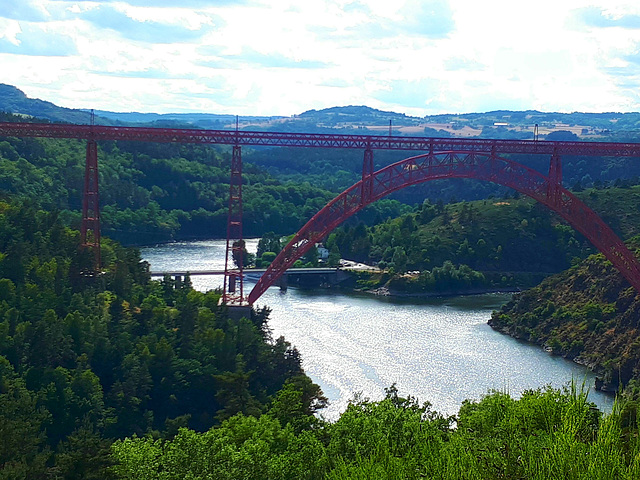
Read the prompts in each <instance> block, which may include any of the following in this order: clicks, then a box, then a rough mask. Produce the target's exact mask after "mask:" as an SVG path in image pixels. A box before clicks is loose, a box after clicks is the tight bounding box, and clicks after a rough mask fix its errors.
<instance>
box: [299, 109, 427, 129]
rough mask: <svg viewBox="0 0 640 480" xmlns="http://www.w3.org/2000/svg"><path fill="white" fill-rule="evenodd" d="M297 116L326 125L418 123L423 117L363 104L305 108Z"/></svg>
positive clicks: (422, 120) (404, 124)
mask: <svg viewBox="0 0 640 480" xmlns="http://www.w3.org/2000/svg"><path fill="white" fill-rule="evenodd" d="M298 118H302V119H305V120H314V121H315V122H316V123H318V124H323V125H327V126H338V125H344V124H349V125H357V124H360V125H362V126H371V125H388V124H389V121H391V122H392V125H397V126H400V125H403V126H406V125H419V124H420V123H422V122H424V119H422V118H419V117H408V116H407V115H405V114H404V113H396V112H387V111H384V110H377V109H375V108H371V107H367V106H364V105H349V106H346V107H331V108H325V109H323V110H307V111H306V112H303V113H301V114H300V115H298Z"/></svg>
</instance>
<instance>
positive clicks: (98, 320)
mask: <svg viewBox="0 0 640 480" xmlns="http://www.w3.org/2000/svg"><path fill="white" fill-rule="evenodd" d="M102 257H103V263H104V270H103V273H102V274H100V275H97V276H92V277H88V276H85V275H83V274H82V273H81V272H82V271H85V270H86V266H87V264H88V262H91V257H90V255H88V254H87V253H86V252H84V251H83V250H80V249H79V234H78V232H77V231H74V230H71V229H69V228H68V227H66V226H64V225H63V223H62V222H61V219H60V216H59V214H58V213H56V212H46V211H43V210H40V209H38V208H37V206H36V205H34V204H33V203H32V202H31V201H19V200H9V199H6V198H5V199H3V200H1V201H0V434H1V436H2V442H0V478H6V479H22V478H24V479H40V478H42V479H44V478H65V479H71V478H77V479H89V478H96V479H98V478H99V479H104V478H109V476H110V474H109V473H108V467H109V465H110V464H112V463H113V459H112V458H111V454H110V450H109V447H110V445H111V443H112V442H113V441H114V440H116V439H119V438H124V437H130V436H132V435H139V436H144V435H150V436H151V437H152V438H171V437H172V436H173V435H175V433H176V432H177V431H178V428H180V427H190V428H192V429H195V430H197V431H206V430H208V429H209V428H211V427H212V426H214V425H217V424H219V423H220V422H222V421H224V420H226V419H228V418H230V417H232V416H234V415H236V414H238V413H242V414H245V415H255V416H259V415H260V414H261V413H262V412H263V411H264V410H265V409H266V407H267V405H269V404H271V403H272V401H273V400H274V399H275V398H276V396H277V395H278V392H279V391H281V390H283V389H284V391H286V392H292V393H293V394H299V395H300V398H301V405H302V407H301V408H304V411H305V412H307V414H312V413H313V412H314V411H315V410H316V409H318V408H321V407H322V406H323V405H324V403H325V399H324V397H323V396H322V393H321V392H320V390H319V388H318V387H317V386H316V385H314V384H313V383H312V382H311V380H310V379H309V378H308V377H307V376H306V375H304V372H303V370H302V368H301V363H300V355H299V353H298V352H297V351H296V350H295V349H294V348H292V347H291V345H289V344H288V343H287V342H286V341H285V340H284V339H283V338H278V339H272V338H271V335H270V331H269V328H268V324H267V320H268V315H269V311H268V309H266V308H265V309H263V310H259V311H255V312H253V314H252V315H251V318H250V319H246V318H243V319H240V320H232V319H231V318H230V317H229V316H228V315H227V312H226V308H224V307H221V306H219V305H218V300H219V298H220V295H219V293H216V292H213V291H211V292H208V293H201V292H197V291H195V290H193V289H192V288H191V287H190V283H189V282H188V281H187V282H185V283H183V284H181V285H180V286H176V285H174V283H173V282H172V281H171V280H170V279H168V278H167V279H165V280H164V281H161V282H158V281H150V280H149V275H148V264H146V263H144V262H141V261H140V258H139V254H138V253H137V252H136V251H135V250H132V249H127V248H123V247H121V246H119V245H118V244H117V243H114V242H112V241H109V240H105V241H104V243H103V245H102Z"/></svg>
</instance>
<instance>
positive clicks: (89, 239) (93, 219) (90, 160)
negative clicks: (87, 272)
mask: <svg viewBox="0 0 640 480" xmlns="http://www.w3.org/2000/svg"><path fill="white" fill-rule="evenodd" d="M80 244H81V245H82V247H83V248H87V249H90V250H93V269H94V272H96V273H97V272H99V271H100V267H101V259H100V198H99V193H98V145H97V144H96V141H95V140H89V141H88V143H87V156H86V162H85V170H84V190H83V193H82V225H81V227H80Z"/></svg>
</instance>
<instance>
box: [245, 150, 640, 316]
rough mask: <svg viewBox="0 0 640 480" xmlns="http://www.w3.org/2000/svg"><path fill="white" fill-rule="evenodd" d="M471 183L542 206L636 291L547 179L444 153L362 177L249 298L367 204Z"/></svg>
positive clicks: (586, 220)
mask: <svg viewBox="0 0 640 480" xmlns="http://www.w3.org/2000/svg"><path fill="white" fill-rule="evenodd" d="M445 178H475V179H478V180H486V181H489V182H493V183H497V184H500V185H504V186H506V187H510V188H513V189H514V190H517V191H518V192H520V193H522V194H524V195H527V196H529V197H531V198H533V199H534V200H536V201H538V202H540V203H542V204H544V205H546V206H547V207H548V208H550V209H551V210H553V211H555V212H556V213H557V214H558V215H560V216H561V217H562V218H564V219H565V220H566V221H567V222H568V223H569V224H570V225H571V226H572V227H573V228H574V229H576V230H577V231H578V232H580V233H581V234H583V235H584V236H585V237H586V238H587V239H588V240H589V241H590V242H591V243H592V244H593V245H594V246H595V247H596V248H597V249H598V250H600V252H602V253H603V254H604V256H605V257H606V258H607V259H608V260H610V261H611V263H613V265H614V266H615V267H616V268H617V269H618V270H619V271H620V273H621V274H622V275H623V276H624V277H625V278H626V279H627V280H628V281H629V283H630V284H631V285H632V286H633V287H634V288H635V289H636V290H637V291H638V292H640V264H639V263H638V260H637V259H636V257H635V256H634V255H633V253H631V252H630V251H629V249H628V248H627V247H626V246H625V244H624V243H623V242H622V240H620V239H619V238H618V237H617V236H616V234H615V233H613V231H612V230H611V229H610V228H609V226H608V225H607V224H606V223H604V221H602V219H601V218H600V217H599V216H598V215H597V214H596V213H595V212H594V211H593V210H591V209H590V208H589V207H588V206H587V205H585V204H584V203H583V202H582V201H581V200H580V199H578V198H577V197H576V196H575V195H573V194H572V193H571V192H569V191H568V190H566V189H564V188H563V187H562V186H561V185H560V184H557V183H554V182H553V180H551V179H550V178H549V177H547V176H545V175H543V174H541V173H539V172H537V171H535V170H533V169H531V168H529V167H526V166H524V165H521V164H519V163H517V162H514V161H512V160H508V159H506V158H502V157H498V156H497V155H495V154H487V153H479V152H468V151H466V152H465V151H447V152H437V153H428V154H423V155H418V156H415V157H411V158H407V159H405V160H402V161H400V162H397V163H394V164H392V165H389V166H387V167H384V168H382V169H380V170H378V171H377V172H374V173H372V174H371V175H369V176H367V177H365V178H363V179H362V180H360V181H359V182H358V183H356V184H354V185H353V186H351V187H350V188H348V189H347V190H345V191H344V192H342V193H341V194H340V195H338V196H337V197H336V198H334V199H333V200H331V201H330V202H329V203H328V204H327V205H326V206H325V207H324V208H323V209H322V210H320V211H319V212H318V213H316V214H315V215H314V216H313V218H311V220H309V221H308V222H307V223H306V225H304V226H303V227H302V228H301V229H300V231H298V233H297V234H296V235H295V236H294V238H293V239H292V240H291V241H290V242H289V244H287V246H286V247H285V248H284V249H283V250H282V251H281V252H280V254H279V255H278V256H277V257H276V258H275V259H274V260H273V262H272V263H271V265H270V266H269V268H268V269H267V271H266V272H265V273H264V274H263V275H262V277H261V278H260V279H259V280H258V282H257V283H256V285H255V286H254V288H253V289H252V290H251V293H250V294H249V298H248V300H249V303H250V304H253V303H255V302H256V300H257V299H258V298H260V296H261V295H262V294H263V293H264V292H265V291H266V290H267V288H269V287H270V286H271V285H273V283H274V282H275V281H276V280H277V279H278V277H280V275H282V273H284V271H285V270H287V269H288V268H289V267H291V266H292V265H293V264H294V262H295V261H296V260H298V259H299V258H300V257H302V256H303V255H304V254H305V253H306V252H307V251H308V250H309V249H310V248H311V247H312V246H313V245H314V244H315V243H317V242H319V241H321V240H322V239H323V238H324V237H326V235H328V234H329V232H331V231H332V230H333V229H334V228H336V227H337V226H338V225H339V224H340V223H342V222H343V221H344V220H346V219H347V218H349V217H350V216H351V215H353V214H355V213H356V212H358V211H359V210H361V209H362V208H364V207H366V206H367V205H369V204H370V203H372V202H375V201H376V200H379V199H380V198H382V197H384V196H386V195H388V194H390V193H392V192H394V191H396V190H400V189H402V188H405V187H408V186H411V185H416V184H418V183H422V182H426V181H429V180H438V179H445Z"/></svg>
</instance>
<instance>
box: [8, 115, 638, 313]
mask: <svg viewBox="0 0 640 480" xmlns="http://www.w3.org/2000/svg"><path fill="white" fill-rule="evenodd" d="M2 136H7V137H10V136H13V137H44V138H75V139H81V140H87V141H88V144H87V162H86V170H85V188H84V196H83V220H82V230H81V236H82V244H83V245H84V246H85V247H88V248H92V249H93V250H94V252H95V255H96V257H95V260H96V261H95V263H96V269H97V270H99V268H100V256H99V255H100V210H99V202H98V198H99V195H98V160H97V146H96V142H97V141H113V140H116V141H136V142H158V143H194V144H217V145H234V156H233V158H232V172H231V182H230V199H229V220H228V232H227V244H228V245H227V247H228V248H227V268H226V270H225V279H226V280H227V282H231V280H232V279H235V278H237V275H238V274H240V276H239V278H240V282H241V283H240V295H239V296H238V295H237V294H236V295H234V296H233V298H232V297H230V296H228V298H227V299H228V300H230V301H233V302H235V303H243V302H244V298H243V296H242V295H243V294H242V288H243V287H242V275H241V273H242V272H237V271H234V269H232V268H229V252H230V251H231V252H232V254H233V251H234V247H233V244H230V243H229V242H230V241H231V240H233V238H238V239H240V240H241V239H242V159H241V155H240V146H241V145H252V146H277V147H306V148H344V149H360V150H364V161H363V168H362V180H361V181H360V182H358V183H356V184H355V185H354V186H352V187H351V188H349V189H347V190H345V191H344V192H343V193H342V194H340V195H339V196H338V197H336V198H335V199H334V200H333V201H331V202H330V203H329V204H328V205H327V206H326V207H324V208H323V209H322V210H321V211H320V212H318V213H317V214H316V215H315V216H314V217H313V218H312V219H311V220H310V221H309V222H308V223H307V224H306V225H305V226H304V227H303V228H302V229H301V230H300V231H299V232H298V234H297V235H296V236H295V237H294V239H293V240H292V242H291V243H290V244H289V245H288V246H287V247H286V248H285V249H284V250H283V251H282V252H281V253H280V255H279V256H278V257H277V258H276V259H275V261H274V262H273V263H272V266H271V267H270V268H269V269H268V270H267V272H266V273H265V274H264V275H263V277H262V278H261V280H260V281H259V282H258V283H257V284H256V286H255V287H254V289H253V290H252V291H251V293H250V295H249V298H248V300H249V303H253V302H255V301H256V300H257V299H258V298H259V297H260V295H262V293H264V291H265V290H266V289H267V288H268V287H269V285H272V284H273V282H274V281H275V280H276V279H277V278H278V277H279V276H280V275H281V274H282V272H284V271H285V270H286V269H287V268H289V267H290V266H291V265H293V263H294V262H295V260H297V259H298V258H300V256H302V255H303V254H304V253H305V252H306V251H307V250H308V249H309V248H311V246H312V245H313V244H314V243H315V242H318V241H320V240H321V239H322V238H324V236H326V234H327V233H329V232H330V231H331V230H332V229H333V228H335V227H336V226H337V225H339V224H340V223H341V222H343V221H344V220H345V219H346V218H348V217H349V216H351V215H353V214H354V213H356V212H357V211H358V210H360V209H362V208H363V207H365V206H366V205H368V204H369V203H371V202H374V201H375V200H377V199H379V198H382V197H384V196H385V195H387V194H389V193H391V192H393V191H396V190H399V189H401V188H404V187H407V186H409V185H414V184H417V183H422V182H426V181H428V180H435V179H441V178H477V179H480V180H487V181H490V182H494V183H499V184H501V185H505V186H508V187H511V188H513V189H515V190H518V191H519V192H521V193H523V194H525V195H528V196H530V197H532V198H534V199H535V200H537V201H539V202H540V203H543V204H544V205H547V206H548V207H549V208H551V209H552V210H554V211H556V212H557V213H558V214H559V215H560V216H561V217H563V218H564V219H565V220H566V221H567V222H568V223H569V224H571V225H572V226H573V227H574V228H575V229H576V230H578V231H579V232H580V233H582V234H583V235H584V236H585V237H587V238H588V239H589V240H590V241H591V242H592V243H593V244H594V246H596V247H597V248H598V249H599V250H600V251H601V252H602V253H603V254H604V255H605V256H606V257H607V258H608V259H609V260H610V261H611V262H612V263H613V264H614V265H615V266H616V268H618V269H619V270H620V272H621V273H622V274H623V275H624V277H625V278H626V279H627V280H629V282H630V283H631V284H632V285H633V286H634V287H635V288H636V289H637V290H638V291H640V264H638V262H637V260H636V259H635V257H634V256H633V254H631V252H629V250H628V249H627V248H626V247H625V245H624V244H623V243H622V241H621V240H620V239H618V238H617V237H616V235H615V234H614V233H613V232H612V231H611V229H610V228H609V227H608V226H607V225H606V224H605V223H604V222H603V221H602V220H601V219H600V218H599V217H598V216H597V215H596V214H595V213H594V212H593V211H592V210H591V209H589V208H588V207H587V206H586V205H584V204H583V203H582V202H581V201H580V200H578V199H577V198H576V197H575V196H573V195H572V194H571V193H569V192H568V191H567V190H565V189H564V188H563V187H562V166H561V156H562V155H584V156H592V157H593V156H596V157H607V156H615V157H640V143H617V142H548V141H538V140H537V137H536V138H535V140H534V141H531V140H492V139H478V138H429V137H399V136H391V135H389V136H382V135H380V136H376V135H335V134H306V133H283V132H251V131H240V130H238V128H237V126H236V130H235V131H229V130H198V129H176V128H144V127H113V126H100V125H66V124H40V123H12V122H0V137H2ZM236 150H237V151H236ZM373 150H399V151H422V152H430V153H428V154H424V155H418V156H416V157H412V158H408V159H406V160H403V161H401V162H398V163H395V164H393V165H390V166H388V167H385V168H383V169H381V170H379V171H377V172H374V171H373ZM433 152H439V153H433ZM503 154H530V155H550V156H551V163H550V167H549V176H548V177H546V176H544V175H542V174H540V173H538V172H536V171H534V170H532V169H530V168H527V167H525V166H524V165H521V164H518V163H516V162H513V161H510V160H506V159H504V158H500V157H499V156H498V155H503ZM234 159H235V165H236V167H235V170H234ZM235 253H236V254H240V255H241V252H239V251H237V252H235ZM227 282H225V283H227ZM225 287H226V285H225ZM226 291H227V288H225V292H226Z"/></svg>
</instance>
